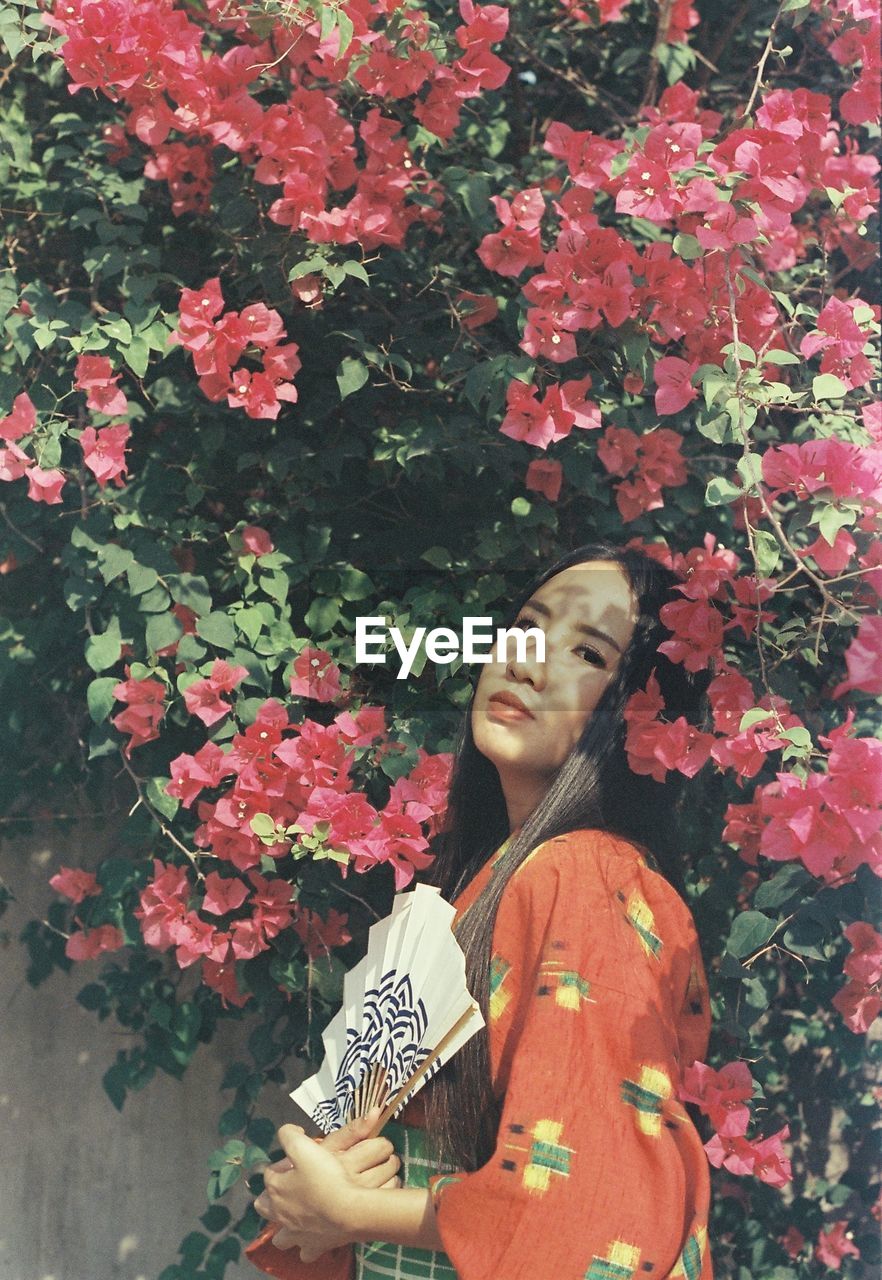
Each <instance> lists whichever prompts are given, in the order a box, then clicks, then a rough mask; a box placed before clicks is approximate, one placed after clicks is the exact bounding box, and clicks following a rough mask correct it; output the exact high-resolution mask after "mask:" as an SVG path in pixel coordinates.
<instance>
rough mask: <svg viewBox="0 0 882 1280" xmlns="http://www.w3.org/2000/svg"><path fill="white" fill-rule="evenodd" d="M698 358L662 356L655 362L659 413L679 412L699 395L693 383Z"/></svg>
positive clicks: (657, 408)
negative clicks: (685, 358) (686, 358)
mask: <svg viewBox="0 0 882 1280" xmlns="http://www.w3.org/2000/svg"><path fill="white" fill-rule="evenodd" d="M697 369H698V361H697V360H681V359H680V357H679V356H662V358H661V360H657V361H656V362H655V373H654V376H655V385H656V392H655V411H656V413H658V414H669V413H679V412H680V410H681V409H685V408H686V406H687V405H688V404H691V403H692V401H693V400H695V399H696V397H697V396H698V389H697V388H696V387H693V385H692V375H693V374H694V373H695V371H696V370H697Z"/></svg>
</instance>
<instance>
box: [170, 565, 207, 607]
mask: <svg viewBox="0 0 882 1280" xmlns="http://www.w3.org/2000/svg"><path fill="white" fill-rule="evenodd" d="M166 582H167V583H168V588H169V591H171V593H172V599H173V600H174V602H175V604H185V605H186V606H187V608H188V609H192V610H193V612H194V613H196V614H199V615H200V617H201V616H202V614H204V613H210V612H211V592H210V591H209V589H208V583H207V582H206V581H205V579H204V578H200V577H197V575H196V574H193V573H181V574H169V575H167V576H166Z"/></svg>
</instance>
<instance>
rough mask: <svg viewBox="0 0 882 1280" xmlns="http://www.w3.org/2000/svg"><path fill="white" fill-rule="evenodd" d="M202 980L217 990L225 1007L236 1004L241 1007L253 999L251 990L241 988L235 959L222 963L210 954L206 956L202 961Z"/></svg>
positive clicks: (213, 989)
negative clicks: (237, 977) (241, 989)
mask: <svg viewBox="0 0 882 1280" xmlns="http://www.w3.org/2000/svg"><path fill="white" fill-rule="evenodd" d="M202 981H203V982H204V983H205V985H206V986H207V987H211V989H212V991H216V992H217V994H218V995H219V996H220V998H221V1003H222V1004H223V1006H224V1008H226V1007H227V1006H229V1005H235V1007H236V1008H237V1009H241V1008H242V1006H243V1005H246V1004H247V1003H248V1001H249V1000H250V999H251V992H250V991H240V990H239V983H238V982H237V980H236V965H235V961H230V962H227V963H222V962H220V961H218V960H212V959H211V957H210V956H206V957H204V959H203V961H202Z"/></svg>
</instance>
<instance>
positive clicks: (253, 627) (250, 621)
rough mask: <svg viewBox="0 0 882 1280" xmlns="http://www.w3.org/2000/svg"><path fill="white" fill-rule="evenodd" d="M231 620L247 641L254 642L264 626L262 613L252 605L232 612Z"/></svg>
mask: <svg viewBox="0 0 882 1280" xmlns="http://www.w3.org/2000/svg"><path fill="white" fill-rule="evenodd" d="M233 621H234V622H235V624H236V626H237V627H238V628H239V630H240V631H241V632H242V634H243V636H244V637H245V639H246V640H248V641H249V643H251V644H254V643H255V642H256V640H257V637H258V636H259V635H260V633H261V631H262V630H263V626H264V618H263V614H262V613H261V612H260V610H259V609H258V608H256V607H255V606H254V605H251V606H249V607H248V608H247V609H240V610H239V611H238V613H236V614H234V616H233Z"/></svg>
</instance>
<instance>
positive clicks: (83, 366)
mask: <svg viewBox="0 0 882 1280" xmlns="http://www.w3.org/2000/svg"><path fill="white" fill-rule="evenodd" d="M120 376H121V375H120V374H118V373H114V372H113V365H112V364H111V363H110V359H109V357H108V356H80V358H79V360H77V364H76V369H75V370H74V386H75V387H76V388H77V390H78V391H85V392H86V404H87V406H88V407H89V408H90V409H94V410H95V411H96V412H98V413H106V414H107V416H108V417H114V416H116V415H117V414H123V413H125V411H126V409H127V408H128V401H127V400H126V397H125V395H124V394H123V392H122V390H121V388H120V387H118V386H117V385H116V384H117V383H118V382H119V380H120Z"/></svg>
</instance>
